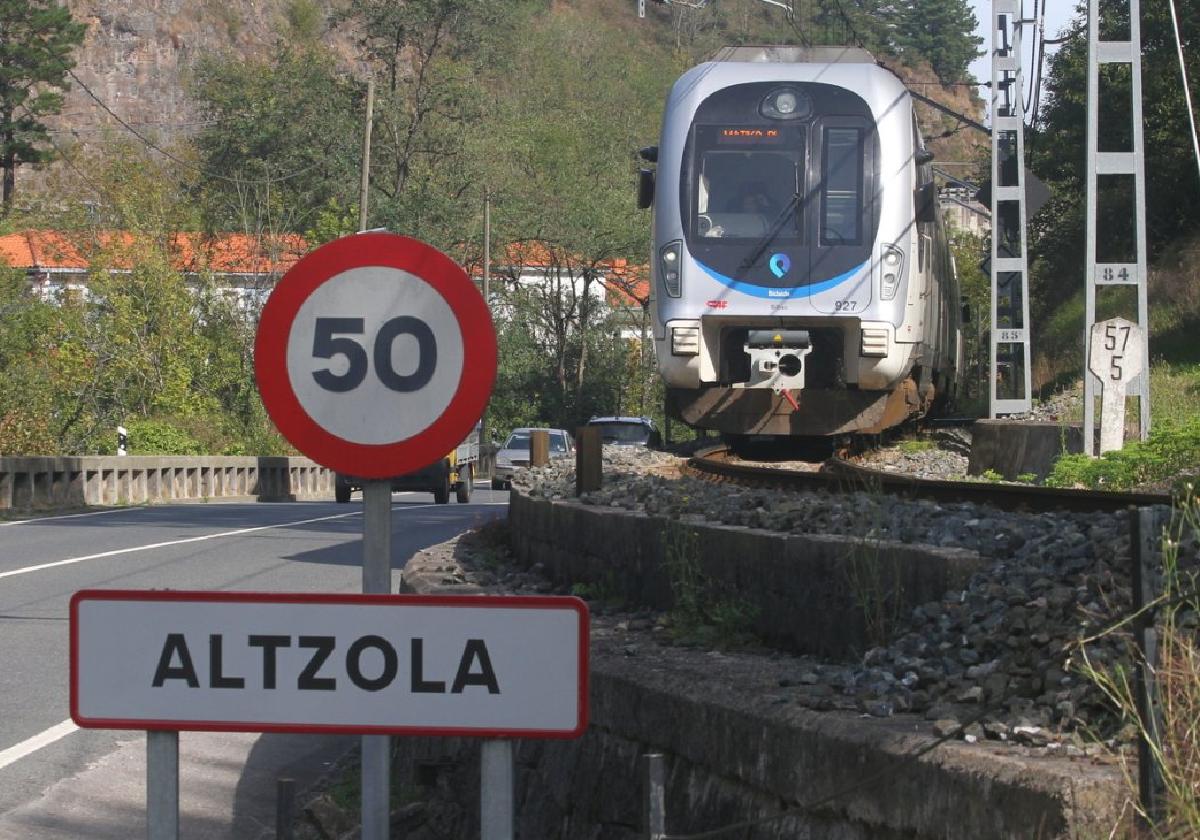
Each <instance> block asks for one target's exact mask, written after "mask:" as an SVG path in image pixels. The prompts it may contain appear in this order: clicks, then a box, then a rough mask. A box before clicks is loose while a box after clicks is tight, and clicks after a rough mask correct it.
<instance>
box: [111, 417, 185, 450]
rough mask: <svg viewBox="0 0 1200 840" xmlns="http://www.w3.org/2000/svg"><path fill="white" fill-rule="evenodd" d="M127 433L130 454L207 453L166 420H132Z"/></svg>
mask: <svg viewBox="0 0 1200 840" xmlns="http://www.w3.org/2000/svg"><path fill="white" fill-rule="evenodd" d="M128 434H129V454H130V455H206V454H208V453H207V452H206V451H205V448H204V446H203V445H201V443H200V442H199V441H198V440H196V439H195V438H194V437H192V436H191V435H190V434H188V433H187V432H185V431H183V430H182V429H180V428H179V427H178V426H176V425H174V424H173V423H171V422H169V421H167V420H133V421H131V422H130V424H129V428H128ZM115 451H116V445H115V441H114V445H113V452H114V453H115ZM107 454H112V453H107Z"/></svg>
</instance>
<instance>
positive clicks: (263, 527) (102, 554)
mask: <svg viewBox="0 0 1200 840" xmlns="http://www.w3.org/2000/svg"><path fill="white" fill-rule="evenodd" d="M483 504H486V505H498V504H505V505H507V504H508V502H507V501H505V502H484V503H483ZM430 507H436V505H416V506H414V507H406V508H400V510H423V509H425V508H430ZM361 515H362V509H361V508H360V509H359V510H353V511H350V512H349V513H335V514H333V515H331V516H318V517H315V518H313V519H297V520H296V521H294V522H280V523H279V524H277V525H258V526H255V527H254V528H239V529H237V530H236V531H222V532H220V533H218V534H204V535H202V536H199V537H188V538H187V539H182V540H168V541H166V542H157V543H149V544H147V545H135V546H130V547H129V548H115V549H113V550H112V551H101V552H99V553H97V554H85V555H83V556H81V557H68V558H67V559H66V560H55V561H53V562H50V563H39V564H37V565H36V566H25V567H24V568H21V569H12V570H10V571H7V572H0V579H2V578H6V577H15V576H16V575H25V574H29V573H30V572H40V571H43V570H45V569H54V568H58V567H59V566H73V565H75V564H76V563H82V562H84V561H85V560H100V559H103V558H105V557H116V556H118V555H121V554H132V553H134V552H137V551H152V550H154V549H156V548H168V547H170V546H173V545H187V544H188V543H197V542H204V541H206V540H216V539H221V538H223V537H237V536H241V535H242V534H252V533H254V532H255V531H270V530H272V529H274V528H290V527H292V526H293V525H308V524H310V523H313V522H326V521H329V520H331V519H345V518H346V517H349V516H361Z"/></svg>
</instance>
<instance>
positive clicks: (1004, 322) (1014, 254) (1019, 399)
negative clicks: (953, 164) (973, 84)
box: [988, 0, 1033, 417]
mask: <svg viewBox="0 0 1200 840" xmlns="http://www.w3.org/2000/svg"><path fill="white" fill-rule="evenodd" d="M1023 22H1024V21H1022V19H1021V4H1020V2H1019V0H992V191H991V192H992V196H991V198H992V201H991V204H992V207H991V210H992V254H991V275H992V277H991V280H992V310H991V327H992V329H991V341H990V345H991V355H990V360H991V364H990V367H989V370H990V374H991V375H990V376H989V377H988V379H989V386H988V406H989V412H990V414H991V416H992V417H998V416H1000V415H1002V414H1022V413H1025V412H1027V411H1029V410H1030V408H1031V407H1032V405H1033V398H1032V394H1031V380H1030V376H1031V371H1030V363H1029V258H1028V252H1027V245H1026V235H1025V231H1026V217H1027V210H1028V208H1027V207H1026V206H1025V197H1026V196H1025V178H1026V174H1025V165H1024V161H1025V123H1024V116H1023V114H1024V106H1023V104H1022V97H1021V89H1022V86H1023V84H1024V82H1023V77H1022V73H1021V25H1022V23H1023ZM1010 33H1011V35H1010Z"/></svg>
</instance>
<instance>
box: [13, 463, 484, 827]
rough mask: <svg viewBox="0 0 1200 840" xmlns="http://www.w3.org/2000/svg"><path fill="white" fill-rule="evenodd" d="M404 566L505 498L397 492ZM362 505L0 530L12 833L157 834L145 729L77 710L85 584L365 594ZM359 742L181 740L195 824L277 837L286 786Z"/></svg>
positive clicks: (186, 814)
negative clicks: (78, 631) (115, 725)
mask: <svg viewBox="0 0 1200 840" xmlns="http://www.w3.org/2000/svg"><path fill="white" fill-rule="evenodd" d="M392 499H393V504H392V567H393V586H392V591H395V589H396V585H397V584H398V582H399V569H400V568H402V567H403V565H404V563H405V561H407V560H408V558H409V557H410V556H411V555H412V554H413V553H414V552H415V551H417V550H419V549H421V548H424V547H426V546H429V545H434V544H437V543H439V542H443V541H445V540H447V539H450V538H451V537H453V536H454V535H456V534H460V533H462V532H464V531H466V530H469V529H470V528H472V527H475V526H477V525H479V524H482V523H483V522H484V521H486V520H488V519H491V518H494V517H497V516H503V515H504V514H505V511H506V509H507V502H508V494H507V492H503V493H502V492H498V491H492V490H490V489H487V488H486V487H485V485H483V484H480V485H478V486H477V487H476V489H475V493H474V494H473V496H472V503H471V504H466V505H460V504H457V503H451V504H449V505H434V504H433V503H432V497H431V495H430V494H428V493H397V494H395V495H394V496H393V497H392ZM362 527H363V520H362V506H361V503H360V502H359V497H358V494H355V497H354V501H352V502H351V504H349V505H338V504H335V503H334V502H332V501H329V502H297V503H286V504H260V503H241V504H211V503H209V504H172V505H161V506H154V507H134V508H122V509H115V510H106V511H101V512H93V513H85V514H78V515H74V516H50V517H44V518H39V519H33V520H27V521H20V522H3V523H0V840H18V838H19V840H59V838H64V840H65V838H79V837H88V838H110V837H111V838H114V840H115V838H120V840H128V838H130V837H136V836H145V831H146V829H145V776H144V774H145V769H144V767H145V765H144V762H145V734H144V733H143V732H140V731H110V730H81V729H77V728H76V727H75V725H74V724H73V723H72V722H71V719H70V713H69V708H68V699H69V698H68V602H69V600H70V597H71V595H72V594H73V593H75V592H76V591H78V590H80V589H85V588H104V589H152V588H158V589H163V588H169V589H194V590H206V591H208V590H223V591H228V590H242V591H259V592H339V593H346V592H360V591H362V570H361V557H362ZM357 743H358V739H357V738H354V737H348V736H332V735H328V736H315V735H290V734H272V735H258V734H244V733H242V734H235V733H183V735H181V738H180V750H179V751H180V811H181V833H182V836H184V837H188V838H222V839H224V838H231V839H232V838H236V840H246V838H258V837H271V836H273V828H274V807H275V805H274V798H273V797H274V790H275V780H276V779H277V778H278V777H279V776H281V775H287V776H292V777H294V778H296V779H297V786H298V787H300V788H303V786H304V785H306V784H308V783H310V782H311V781H313V780H314V779H315V778H316V777H317V776H319V775H320V774H321V773H322V772H323V771H324V770H326V769H328V767H329V765H330V763H331V762H333V761H334V760H336V759H337V758H338V757H340V756H342V755H343V754H345V753H346V751H347V750H348V749H350V748H351V747H353V746H354V745H356V744H357Z"/></svg>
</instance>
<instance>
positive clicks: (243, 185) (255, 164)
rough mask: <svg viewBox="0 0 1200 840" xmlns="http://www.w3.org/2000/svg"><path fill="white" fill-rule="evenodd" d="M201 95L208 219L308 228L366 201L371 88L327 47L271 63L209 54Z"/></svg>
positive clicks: (199, 142) (249, 227)
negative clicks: (345, 70)
mask: <svg viewBox="0 0 1200 840" xmlns="http://www.w3.org/2000/svg"><path fill="white" fill-rule="evenodd" d="M192 92H193V96H194V97H195V98H196V100H197V102H198V104H199V108H200V111H201V113H202V114H203V115H204V117H205V118H206V120H207V121H208V122H209V125H207V126H206V127H205V128H204V129H203V130H202V131H201V132H200V133H199V134H198V135H197V136H196V138H195V144H196V148H197V150H198V151H199V162H200V165H201V167H202V168H203V169H204V170H205V171H206V172H208V173H213V174H210V175H209V176H208V177H207V178H206V179H205V180H204V182H203V187H202V188H201V189H200V191H199V192H200V198H201V203H202V205H203V207H204V212H205V216H206V224H207V226H208V227H209V229H211V230H215V231H231V230H236V231H241V232H243V233H248V234H252V235H264V234H279V233H283V232H289V231H290V232H296V233H299V232H302V231H304V230H305V229H307V228H308V227H310V226H312V225H313V224H315V223H317V217H318V214H319V213H320V212H321V210H322V208H325V207H328V206H330V205H331V204H332V205H336V206H341V207H347V206H350V205H353V204H356V203H357V194H358V183H359V160H360V157H361V148H362V116H361V115H362V114H363V112H364V110H365V106H364V100H365V94H366V89H365V85H360V84H358V83H356V82H353V81H351V80H349V79H347V78H346V77H345V76H344V75H343V74H342V73H340V72H339V71H338V70H337V67H336V64H335V60H334V56H333V55H332V54H331V53H330V52H329V51H328V50H326V49H324V48H323V47H321V46H320V45H318V44H312V43H308V44H301V45H300V46H299V47H296V48H292V47H282V48H281V49H280V51H279V52H278V54H277V55H275V56H273V57H272V58H270V59H267V60H257V61H249V62H247V61H243V60H241V59H239V58H235V57H233V56H220V57H216V58H210V59H206V60H202V61H201V62H200V64H199V67H198V68H197V71H196V78H195V82H194V84H193V91H192Z"/></svg>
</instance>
